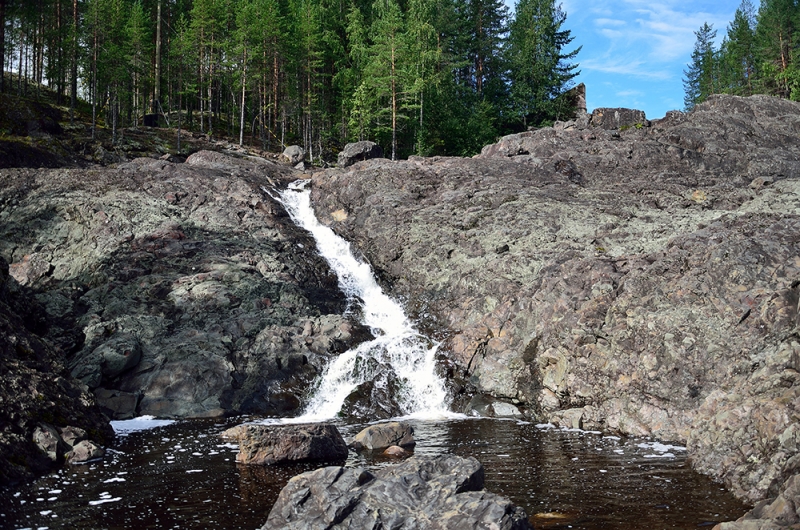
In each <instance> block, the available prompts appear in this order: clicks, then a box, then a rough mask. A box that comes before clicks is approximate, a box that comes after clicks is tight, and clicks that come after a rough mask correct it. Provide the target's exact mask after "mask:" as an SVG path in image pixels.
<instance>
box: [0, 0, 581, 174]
mask: <svg viewBox="0 0 800 530" xmlns="http://www.w3.org/2000/svg"><path fill="white" fill-rule="evenodd" d="M565 19H566V14H565V13H564V12H563V11H562V10H561V8H560V7H559V6H557V5H556V4H555V1H554V0H519V2H518V4H517V6H516V15H515V16H514V17H513V18H512V17H511V16H510V14H509V12H508V10H507V8H506V7H505V4H504V3H503V2H502V0H0V22H2V23H0V28H3V31H2V32H0V56H2V58H3V61H2V66H3V71H4V72H14V73H15V75H14V76H5V84H6V85H9V83H10V84H11V85H12V86H4V85H2V84H0V90H5V91H10V90H16V91H20V92H27V91H35V90H36V88H35V87H37V86H40V85H41V84H44V85H48V86H49V87H50V88H52V89H53V90H55V91H56V93H57V94H58V97H59V98H61V100H62V101H61V102H62V104H64V105H70V106H71V108H74V106H75V97H76V96H80V97H82V98H84V99H86V100H87V101H88V102H90V103H91V105H92V109H93V116H94V118H93V119H96V120H103V122H104V123H105V125H106V127H109V128H110V129H112V130H113V131H114V133H115V137H116V131H117V130H118V129H119V128H120V127H127V126H137V125H141V124H142V120H143V119H144V118H145V116H147V115H150V116H152V115H153V114H158V115H159V119H160V122H161V123H162V124H167V125H169V126H171V127H178V128H179V129H180V128H190V129H193V130H198V131H201V132H204V133H208V134H212V135H227V136H231V137H237V138H239V141H240V142H248V143H252V144H256V145H260V146H261V147H262V148H264V149H272V150H275V149H279V148H280V147H281V146H282V145H286V144H289V143H299V144H301V145H303V146H304V147H305V149H306V151H307V153H309V154H310V155H311V156H312V157H313V159H315V160H319V158H320V157H326V158H327V157H329V156H330V155H331V153H333V152H335V151H336V150H337V149H338V148H339V147H340V146H341V145H342V144H344V143H345V142H348V141H353V140H359V139H371V140H375V141H378V142H379V143H380V144H381V145H382V146H383V147H384V149H385V150H386V151H387V153H390V154H391V156H392V157H400V156H406V155H408V154H412V153H417V154H422V155H430V154H456V155H466V154H471V153H474V152H475V151H477V150H478V149H480V147H481V146H482V145H484V144H486V143H489V142H491V141H493V140H494V138H495V137H496V136H497V135H498V134H502V133H505V132H508V131H511V130H519V129H521V128H524V127H525V126H527V125H539V124H542V123H546V122H548V121H552V120H555V119H558V118H559V117H565V116H567V115H568V113H569V112H570V109H569V108H568V101H567V98H565V97H564V92H565V90H566V89H567V88H569V86H570V84H571V79H572V78H573V77H575V75H577V71H576V67H577V65H576V64H573V63H572V60H573V59H574V57H575V56H576V54H577V52H578V50H570V51H568V50H566V49H565V48H566V47H567V46H569V44H570V42H571V41H572V37H571V36H570V33H569V31H567V30H563V29H562V25H563V23H564V21H565ZM0 79H3V76H0ZM9 80H11V81H9ZM0 83H2V82H0ZM29 83H30V86H29ZM151 119H152V118H151Z"/></svg>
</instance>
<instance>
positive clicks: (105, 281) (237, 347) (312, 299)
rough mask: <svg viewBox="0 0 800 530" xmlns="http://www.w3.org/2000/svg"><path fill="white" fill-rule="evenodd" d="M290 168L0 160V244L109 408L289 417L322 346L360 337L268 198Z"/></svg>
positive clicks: (238, 162)
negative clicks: (47, 164) (26, 165)
mask: <svg viewBox="0 0 800 530" xmlns="http://www.w3.org/2000/svg"><path fill="white" fill-rule="evenodd" d="M296 176H297V173H294V172H292V171H291V170H289V169H288V168H285V167H283V166H280V165H278V164H274V163H271V162H267V161H264V160H260V159H252V160H251V159H240V158H233V157H231V156H226V155H223V154H220V153H215V152H208V151H201V152H198V153H195V154H194V155H192V156H190V157H189V158H188V159H187V160H186V163H184V164H180V163H171V162H169V161H166V160H155V159H144V158H143V159H136V160H134V161H132V162H129V163H125V164H122V165H120V166H118V167H116V168H95V169H61V170H45V171H40V170H26V169H6V170H2V171H0V256H3V257H4V258H5V259H6V260H8V261H9V263H10V274H11V276H12V277H13V278H15V279H16V282H18V283H19V284H22V285H24V286H25V287H26V288H28V289H30V291H31V292H32V293H33V294H35V296H36V298H37V300H38V302H39V303H40V304H41V305H42V306H44V308H45V309H46V311H47V316H46V317H44V318H45V320H46V321H47V323H48V327H47V330H46V337H47V339H48V340H50V341H51V342H52V343H54V344H56V345H57V346H59V347H60V348H61V349H62V350H63V352H64V353H65V355H66V360H65V363H66V365H67V367H68V369H69V372H70V373H71V374H72V375H73V376H74V377H75V378H77V379H78V380H79V381H81V382H82V383H84V384H85V385H86V386H87V387H88V389H89V390H91V391H93V392H94V393H95V394H96V396H97V398H98V400H99V401H100V405H101V406H103V407H104V408H105V411H106V413H107V414H108V415H109V416H110V417H112V418H119V419H122V418H130V417H133V416H136V415H141V414H151V415H155V416H159V417H214V416H220V415H225V414H230V413H240V412H258V413H262V414H268V415H274V416H284V415H294V414H296V413H297V411H298V408H299V407H300V406H301V405H302V398H303V396H304V393H305V392H306V390H307V387H308V384H309V383H310V382H311V381H312V380H313V379H314V378H315V377H316V375H317V374H318V372H319V370H320V369H321V367H323V366H324V365H326V364H327V361H328V359H329V358H330V357H331V356H332V355H335V354H336V353H338V352H341V351H344V350H346V349H348V348H349V347H350V346H352V345H353V344H357V343H358V342H360V341H362V340H364V339H367V338H370V334H369V331H368V330H366V329H365V328H363V326H360V325H358V324H357V323H355V322H354V321H353V320H352V319H351V318H350V317H346V316H342V314H343V313H344V309H345V300H344V297H343V296H342V294H341V293H340V292H339V289H338V286H337V280H336V277H335V276H334V275H333V274H332V273H331V272H330V270H329V268H328V266H327V264H326V263H325V262H324V261H323V260H322V259H321V258H320V257H319V256H318V255H317V253H316V251H315V248H314V242H313V240H311V239H310V238H309V237H308V235H307V234H306V233H305V232H304V231H303V230H301V229H299V228H297V227H296V226H295V225H294V224H293V223H292V222H291V220H290V219H289V218H288V216H287V215H286V213H285V211H284V210H283V207H282V206H281V205H280V204H278V203H277V202H276V201H275V200H274V199H273V198H272V197H271V193H274V192H272V191H271V190H273V188H274V187H281V186H285V185H286V183H287V182H290V181H292V180H294V179H295V178H296Z"/></svg>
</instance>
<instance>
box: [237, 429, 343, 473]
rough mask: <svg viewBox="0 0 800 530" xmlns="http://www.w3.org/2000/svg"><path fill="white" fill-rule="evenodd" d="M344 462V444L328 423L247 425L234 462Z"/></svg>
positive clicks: (339, 435) (266, 463) (263, 463)
mask: <svg viewBox="0 0 800 530" xmlns="http://www.w3.org/2000/svg"><path fill="white" fill-rule="evenodd" d="M345 458H347V444H345V442H344V438H342V435H341V434H340V433H339V430H338V429H337V428H336V426H335V425H332V424H330V423H314V424H298V425H248V426H247V429H246V430H245V431H244V433H242V434H241V438H240V439H239V453H238V454H237V455H236V462H237V463H240V464H254V465H270V464H277V463H280V462H299V461H309V460H319V461H328V462H331V461H337V460H344V459H345Z"/></svg>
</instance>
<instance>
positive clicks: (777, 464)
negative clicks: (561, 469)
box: [312, 96, 800, 502]
mask: <svg viewBox="0 0 800 530" xmlns="http://www.w3.org/2000/svg"><path fill="white" fill-rule="evenodd" d="M636 119H637V120H638V118H636ZM637 123H638V122H637ZM798 131H800V104H798V103H795V102H791V101H786V100H780V99H775V98H770V97H765V96H753V97H749V98H740V97H734V96H714V97H711V98H709V99H708V100H707V101H706V102H704V103H703V104H701V105H698V106H697V107H696V108H695V109H694V111H692V112H691V113H687V114H684V113H678V112H675V113H670V114H668V115H667V116H666V117H665V118H664V119H662V120H653V121H651V122H650V123H649V125H648V123H646V122H642V127H641V128H638V127H636V126H635V124H634V126H633V127H630V128H627V129H625V130H605V129H603V128H601V127H591V126H587V127H583V126H581V127H577V126H575V127H572V128H566V127H562V128H560V129H555V128H545V129H540V130H537V131H528V132H525V133H521V134H517V135H511V136H508V137H505V138H502V139H501V140H500V141H499V142H498V143H497V144H494V145H492V146H487V147H486V148H485V149H484V151H483V153H482V154H481V155H480V156H478V157H476V158H473V159H461V158H432V159H423V158H414V159H411V160H409V161H401V162H395V163H388V162H386V161H382V160H370V161H366V162H362V163H361V164H359V165H358V166H357V167H355V168H349V169H348V170H347V171H343V170H337V169H331V170H327V171H325V172H320V173H317V174H315V175H314V177H313V186H312V199H313V204H314V205H315V209H316V211H317V214H318V216H319V217H320V219H321V220H322V221H323V222H325V223H327V224H329V225H330V226H331V227H332V228H333V229H334V230H335V231H336V232H337V233H339V234H340V235H342V236H343V237H345V238H346V239H348V240H349V241H351V242H352V244H353V245H354V246H356V247H357V248H359V249H360V250H361V251H362V252H363V253H364V254H365V256H366V257H367V259H368V260H369V261H370V263H371V264H372V265H373V266H374V267H375V269H376V271H377V274H378V276H379V277H380V278H382V279H384V280H385V282H386V284H387V285H388V286H389V287H390V288H391V290H392V294H394V295H395V296H397V297H401V298H403V299H404V300H407V301H408V308H409V309H410V310H411V311H412V313H415V316H424V319H425V321H426V322H427V325H429V326H430V327H433V328H437V329H440V330H444V331H443V332H442V333H443V334H445V335H446V341H445V342H444V344H443V345H442V347H441V349H440V351H441V352H442V353H444V354H447V355H448V357H449V359H448V362H449V366H448V372H449V373H450V374H452V376H453V377H454V378H457V379H458V380H459V381H461V382H462V383H461V387H460V392H461V393H460V394H459V395H458V399H459V400H458V401H457V402H456V403H457V406H459V407H461V410H464V411H467V407H468V404H469V402H470V399H471V396H472V394H474V393H480V394H485V395H488V396H491V397H493V398H494V399H496V400H500V401H502V402H505V403H512V404H514V405H515V406H516V407H518V408H519V409H520V410H521V411H522V412H523V413H525V414H526V415H528V416H530V417H533V418H536V419H537V420H539V421H543V422H544V421H551V422H554V423H559V424H563V425H565V426H570V427H572V426H576V425H578V426H582V427H583V428H585V429H593V430H594V429H599V430H605V431H616V432H621V433H628V434H634V435H648V436H655V437H658V438H661V439H666V440H675V441H680V442H682V443H686V444H687V446H688V450H689V452H690V455H691V459H692V463H693V465H694V466H695V467H696V468H697V469H698V470H700V471H702V472H704V473H708V474H710V475H711V476H713V477H714V478H716V479H719V480H721V481H724V483H725V484H726V485H727V486H728V487H729V488H730V489H731V490H732V491H733V492H734V493H735V494H736V495H737V496H739V497H741V498H744V499H747V500H749V501H751V502H755V501H757V500H759V499H763V498H766V497H775V496H776V495H777V494H778V493H779V491H780V488H781V487H782V484H784V482H785V481H786V480H787V479H788V478H789V477H791V476H792V475H793V474H794V473H795V472H796V469H797V465H798V464H797V461H798V458H800V456H798V447H800V445H799V442H800V440H798V439H797V436H796V431H797V425H796V424H797V421H796V418H797V414H798V407H800V405H798V403H800V384H798V383H799V382H800V376H799V375H798V374H800V362H799V361H798V359H800V340H798V339H797V336H796V329H797V326H798V323H800V316H798V310H797V300H798V278H800V247H798V245H797V234H798V233H800V178H798V177H800V143H798V139H797V138H798V137H797V132H798ZM757 179H761V180H758V181H757V182H756V180H757ZM754 182H756V184H755V185H753V186H751V184H752V183H754ZM337 212H346V213H347V215H337Z"/></svg>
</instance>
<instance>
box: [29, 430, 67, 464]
mask: <svg viewBox="0 0 800 530" xmlns="http://www.w3.org/2000/svg"><path fill="white" fill-rule="evenodd" d="M33 443H35V444H36V447H38V448H39V450H40V451H41V452H43V453H44V454H45V455H46V456H47V458H49V459H50V460H51V461H52V462H53V463H56V462H58V461H59V460H60V459H61V454H62V452H63V449H64V442H63V441H62V440H61V437H60V436H59V435H58V431H57V430H56V428H55V427H53V426H52V425H48V424H46V423H42V424H41V425H39V426H38V427H36V430H35V431H33Z"/></svg>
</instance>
